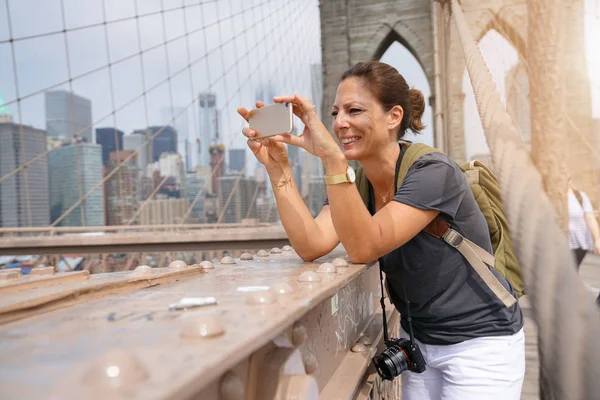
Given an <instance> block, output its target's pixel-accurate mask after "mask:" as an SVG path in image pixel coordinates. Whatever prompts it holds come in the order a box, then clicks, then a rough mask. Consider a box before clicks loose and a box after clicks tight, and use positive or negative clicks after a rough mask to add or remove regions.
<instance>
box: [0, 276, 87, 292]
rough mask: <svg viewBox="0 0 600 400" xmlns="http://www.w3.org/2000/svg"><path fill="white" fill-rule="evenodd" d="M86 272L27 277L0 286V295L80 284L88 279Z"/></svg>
mask: <svg viewBox="0 0 600 400" xmlns="http://www.w3.org/2000/svg"><path fill="white" fill-rule="evenodd" d="M89 276H90V273H89V272H88V271H75V272H61V273H58V274H55V275H41V276H39V275H27V276H23V277H22V278H20V279H18V280H14V281H9V282H8V283H6V284H4V285H0V295H7V294H12V293H16V292H22V291H25V290H33V289H39V288H44V287H48V286H53V285H59V284H61V283H70V282H81V281H86V280H88V279H89Z"/></svg>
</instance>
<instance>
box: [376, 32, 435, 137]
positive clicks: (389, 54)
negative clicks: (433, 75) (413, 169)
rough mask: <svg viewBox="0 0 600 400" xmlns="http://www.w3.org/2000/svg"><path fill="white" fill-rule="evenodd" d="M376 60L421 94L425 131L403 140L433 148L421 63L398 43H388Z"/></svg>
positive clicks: (431, 128) (429, 90)
mask: <svg viewBox="0 0 600 400" xmlns="http://www.w3.org/2000/svg"><path fill="white" fill-rule="evenodd" d="M398 37H399V36H398ZM383 43H384V42H382V44H383ZM380 48H381V46H380ZM377 58H379V61H381V62H384V63H386V64H389V65H391V66H392V67H394V68H396V69H397V70H398V72H400V73H401V74H402V76H404V79H406V82H407V83H408V86H410V87H414V88H415V89H419V90H420V91H421V92H423V96H424V97H425V103H426V106H425V113H424V114H423V118H422V121H423V123H424V124H425V129H423V131H422V132H421V134H420V135H414V134H412V133H407V135H406V136H405V139H407V140H410V141H412V142H417V143H425V144H427V145H429V146H433V145H434V135H433V113H432V109H431V106H430V105H429V98H430V97H431V88H430V86H429V81H428V80H427V76H426V75H425V71H424V69H423V67H422V65H421V63H420V62H419V60H418V59H417V58H416V57H415V56H414V55H413V52H411V51H410V49H409V48H407V47H406V46H405V45H403V44H402V42H400V41H392V42H391V43H389V44H388V46H387V47H386V48H384V50H383V51H382V52H381V55H380V56H379V57H377Z"/></svg>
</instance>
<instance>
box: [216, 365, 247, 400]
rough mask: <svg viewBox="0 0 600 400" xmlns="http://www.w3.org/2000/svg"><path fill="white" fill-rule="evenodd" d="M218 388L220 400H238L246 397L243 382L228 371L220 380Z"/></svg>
mask: <svg viewBox="0 0 600 400" xmlns="http://www.w3.org/2000/svg"><path fill="white" fill-rule="evenodd" d="M219 386H220V387H219V391H220V392H221V397H220V399H221V400H239V399H243V398H245V397H246V390H245V388H244V382H243V381H242V379H241V378H240V377H239V376H238V375H236V374H235V373H233V372H232V371H229V372H227V373H225V375H223V378H221V384H220V385H219Z"/></svg>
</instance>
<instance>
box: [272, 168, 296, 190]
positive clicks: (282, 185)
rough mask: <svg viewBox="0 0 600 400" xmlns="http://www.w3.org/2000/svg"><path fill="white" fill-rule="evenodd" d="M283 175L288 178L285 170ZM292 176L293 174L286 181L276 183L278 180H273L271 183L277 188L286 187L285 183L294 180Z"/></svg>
mask: <svg viewBox="0 0 600 400" xmlns="http://www.w3.org/2000/svg"><path fill="white" fill-rule="evenodd" d="M283 177H284V178H286V176H285V171H284V172H283ZM292 177H293V175H292V176H290V177H289V178H287V179H286V180H285V181H283V182H280V183H276V182H273V181H271V184H272V185H273V186H275V187H276V188H280V187H284V186H285V185H287V184H288V183H290V181H291V180H292Z"/></svg>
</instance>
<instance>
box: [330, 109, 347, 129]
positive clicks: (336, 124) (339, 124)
mask: <svg viewBox="0 0 600 400" xmlns="http://www.w3.org/2000/svg"><path fill="white" fill-rule="evenodd" d="M348 127H349V125H348V120H347V119H346V117H345V115H344V114H342V113H339V114H338V115H336V116H335V118H334V119H333V130H334V132H338V131H339V130H341V129H344V128H348Z"/></svg>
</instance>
